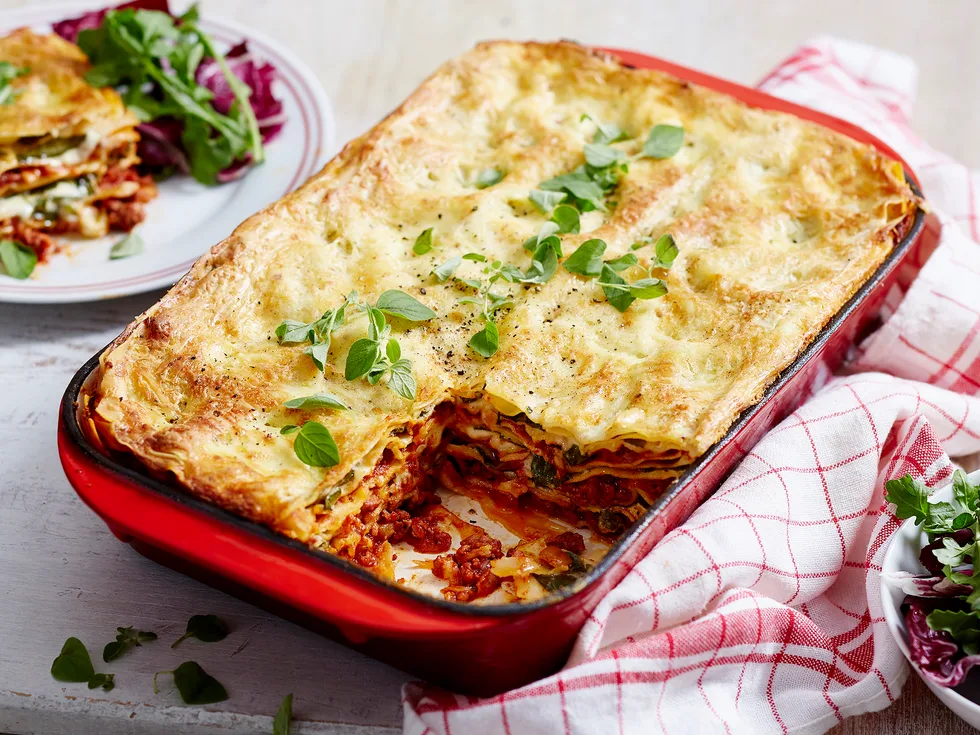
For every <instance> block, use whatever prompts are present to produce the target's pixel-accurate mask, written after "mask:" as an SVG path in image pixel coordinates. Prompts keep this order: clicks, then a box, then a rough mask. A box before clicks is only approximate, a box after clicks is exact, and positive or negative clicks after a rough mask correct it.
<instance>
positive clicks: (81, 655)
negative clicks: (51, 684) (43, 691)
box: [51, 637, 95, 682]
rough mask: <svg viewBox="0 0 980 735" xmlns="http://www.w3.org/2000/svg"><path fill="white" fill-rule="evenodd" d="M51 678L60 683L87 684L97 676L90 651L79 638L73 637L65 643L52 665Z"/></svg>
mask: <svg viewBox="0 0 980 735" xmlns="http://www.w3.org/2000/svg"><path fill="white" fill-rule="evenodd" d="M51 676H53V677H54V678H55V679H57V680H58V681H68V682H83V681H84V682H87V681H88V680H89V679H91V678H92V677H93V676H95V668H94V667H93V666H92V659H91V658H90V657H89V655H88V650H87V649H86V648H85V644H83V643H82V642H81V641H80V640H78V638H75V637H71V638H69V639H68V640H66V641H65V644H64V645H63V646H62V647H61V653H59V654H58V656H57V658H55V660H54V662H53V663H52V664H51Z"/></svg>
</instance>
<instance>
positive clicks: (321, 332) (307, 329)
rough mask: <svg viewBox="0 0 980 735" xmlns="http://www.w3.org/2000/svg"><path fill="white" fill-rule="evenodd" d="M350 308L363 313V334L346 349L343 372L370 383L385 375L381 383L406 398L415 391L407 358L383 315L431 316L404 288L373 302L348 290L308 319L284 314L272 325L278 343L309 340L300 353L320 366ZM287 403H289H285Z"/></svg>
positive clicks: (412, 396) (416, 318) (420, 319)
mask: <svg viewBox="0 0 980 735" xmlns="http://www.w3.org/2000/svg"><path fill="white" fill-rule="evenodd" d="M351 310H356V311H357V314H358V315H360V314H363V315H366V316H367V317H368V335H367V337H366V338H362V339H359V340H357V341H356V342H354V344H352V345H351V347H350V350H349V352H348V354H347V360H346V364H345V366H344V377H346V378H347V380H357V379H358V378H362V377H366V378H367V380H368V382H369V383H371V384H372V385H376V384H377V383H378V382H380V381H381V379H382V378H384V377H385V376H386V375H387V376H388V381H387V385H388V387H389V388H391V389H392V390H393V391H395V392H396V393H397V394H398V395H400V396H402V397H403V398H405V399H406V400H414V399H415V392H416V382H415V377H414V376H413V375H412V363H411V361H410V360H408V359H407V358H403V357H402V356H401V347H400V345H399V344H398V341H397V340H395V339H394V338H393V337H392V336H391V325H389V324H388V316H394V317H398V318H400V319H404V320H406V321H410V322H423V321H428V320H430V319H433V318H435V316H436V313H435V312H434V311H432V309H430V308H429V307H427V306H426V305H425V304H423V303H422V302H420V301H418V300H417V299H416V298H414V297H412V296H409V295H408V294H407V293H405V292H404V291H397V290H394V289H392V290H388V291H385V292H384V293H383V294H381V296H379V297H378V300H377V301H376V302H375V303H374V304H370V303H367V302H364V301H361V300H360V299H359V298H358V295H357V292H356V291H351V292H350V293H349V294H348V295H347V296H346V297H345V298H344V303H343V304H341V305H340V306H339V307H338V308H337V309H331V310H328V311H326V312H324V314H323V316H321V317H320V318H319V319H317V320H316V321H314V322H310V323H308V324H307V323H303V322H299V321H295V320H292V319H287V320H285V321H284V322H282V324H280V325H279V326H278V327H277V328H276V336H277V337H278V338H279V343H280V344H287V343H294V344H295V343H302V342H307V341H308V342H309V343H310V345H309V346H308V347H306V348H305V349H304V350H303V352H304V353H306V354H308V355H309V356H310V357H311V358H312V360H313V363H314V364H315V365H316V367H317V369H318V370H320V371H321V372H322V371H323V370H324V369H325V367H326V363H327V355H328V353H329V352H330V345H331V341H332V335H333V332H334V331H335V330H337V329H338V328H340V327H341V326H342V325H344V324H345V323H346V320H347V318H348V317H349V315H350V312H351ZM290 408H292V406H290Z"/></svg>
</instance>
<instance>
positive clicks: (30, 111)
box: [0, 28, 156, 257]
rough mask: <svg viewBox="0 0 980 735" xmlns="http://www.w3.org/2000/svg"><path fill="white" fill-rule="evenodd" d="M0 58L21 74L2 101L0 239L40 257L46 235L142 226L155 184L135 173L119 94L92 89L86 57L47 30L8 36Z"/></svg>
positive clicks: (133, 134)
mask: <svg viewBox="0 0 980 735" xmlns="http://www.w3.org/2000/svg"><path fill="white" fill-rule="evenodd" d="M0 59H2V60H3V61H5V62H7V63H8V64H12V65H13V66H14V67H15V68H16V69H17V70H18V75H17V76H16V77H15V78H14V79H13V80H12V81H10V82H9V84H10V86H11V87H12V92H13V94H12V95H11V96H10V97H9V98H8V103H7V104H3V105H0V237H2V238H3V239H13V240H16V241H18V242H20V243H22V244H23V245H26V246H28V247H30V248H32V249H33V250H35V251H36V252H37V254H38V256H40V257H43V256H44V255H45V253H46V252H47V251H48V250H49V249H50V248H51V246H52V245H53V240H52V238H51V237H50V236H49V235H51V234H58V233H76V234H79V235H81V236H83V237H100V236H102V235H105V234H106V233H107V232H108V231H109V230H110V229H116V230H122V231H126V232H128V231H129V230H131V229H132V228H133V227H135V226H136V225H137V224H138V223H139V222H141V221H142V220H143V218H144V216H145V214H144V211H143V204H144V202H146V201H148V200H149V199H151V198H153V196H155V194H156V188H155V186H154V184H153V180H152V179H151V178H148V177H141V176H139V175H138V174H137V172H136V170H135V169H134V168H133V166H134V165H135V164H136V163H137V162H138V158H137V156H136V144H137V142H138V141H139V134H138V133H137V131H136V125H137V124H138V121H137V119H136V118H135V117H134V116H133V114H132V113H131V112H129V111H128V110H127V109H126V107H125V106H124V105H123V102H122V99H121V98H120V96H119V94H118V93H117V92H116V91H115V90H113V89H96V88H94V87H92V86H90V85H89V84H88V83H87V82H86V81H85V78H84V75H85V73H86V72H87V71H88V70H89V69H90V65H89V62H88V60H87V59H86V57H85V55H84V54H83V53H82V52H81V51H80V50H79V48H78V47H77V46H75V45H74V44H71V43H69V42H67V41H65V40H64V39H62V38H60V37H58V36H56V35H53V34H51V35H38V34H35V33H34V32H32V31H30V30H29V29H26V28H22V29H20V30H17V31H14V32H13V33H11V34H10V35H8V36H6V37H4V38H2V39H0Z"/></svg>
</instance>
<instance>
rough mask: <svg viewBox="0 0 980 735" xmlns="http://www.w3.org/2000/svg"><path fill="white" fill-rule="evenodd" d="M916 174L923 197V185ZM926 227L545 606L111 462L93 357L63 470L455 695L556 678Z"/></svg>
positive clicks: (180, 563)
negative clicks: (369, 560)
mask: <svg viewBox="0 0 980 735" xmlns="http://www.w3.org/2000/svg"><path fill="white" fill-rule="evenodd" d="M609 52H610V53H612V54H614V55H615V56H617V57H618V58H619V59H620V60H621V61H622V63H624V64H627V65H630V66H635V67H641V68H650V69H659V70H662V71H665V72H668V73H670V74H673V75H675V76H677V77H679V78H681V79H683V80H686V81H690V82H694V83H697V84H700V85H703V86H705V87H709V88H712V89H715V90H718V91H721V92H725V93H727V94H730V95H732V96H734V97H736V98H738V99H740V100H742V101H743V102H746V103H748V104H750V105H753V106H756V107H760V108H764V109H770V110H778V111H783V112H788V113H791V114H794V115H797V116H798V117H801V118H805V119H808V120H813V121H815V122H817V123H820V124H821V125H824V126H826V127H828V128H831V129H833V130H836V131H839V132H841V133H844V134H845V135H848V136H850V137H851V138H854V139H855V140H858V141H860V142H863V143H868V144H871V145H873V146H875V147H876V148H878V149H879V150H881V151H882V152H884V153H885V154H887V155H889V156H892V157H894V158H895V159H897V160H901V159H900V158H899V157H898V155H897V154H896V153H895V152H894V151H893V150H891V149H890V148H889V147H888V146H886V145H885V144H884V143H882V142H881V141H879V140H878V139H876V138H874V137H873V136H871V135H869V134H868V133H867V132H865V131H864V130H861V129H860V128H858V127H855V126H854V125H851V124H850V123H847V122H845V121H843V120H838V119H836V118H833V117H830V116H828V115H824V114H822V113H819V112H816V111H814V110H810V109H807V108H805V107H800V106H798V105H794V104H792V103H789V102H786V101H784V100H781V99H777V98H775V97H771V96H769V95H767V94H764V93H763V92H760V91H758V90H755V89H750V88H748V87H743V86H740V85H737V84H733V83H731V82H727V81H724V80H721V79H717V78H715V77H711V76H708V75H706V74H702V73H700V72H696V71H692V70H691V69H686V68H684V67H681V66H677V65H675V64H671V63H669V62H667V61H662V60H660V59H657V58H653V57H650V56H646V55H643V54H638V53H633V52H627V51H617V50H609ZM906 171H907V172H908V167H906ZM908 176H909V180H910V182H911V183H912V185H913V187H915V186H916V181H915V179H914V176H913V175H912V174H911V172H908ZM923 218H924V215H923V213H922V211H918V212H916V214H915V217H914V221H913V224H912V226H911V228H910V229H909V231H908V232H907V233H906V235H905V236H904V238H903V239H902V241H901V242H900V243H898V244H897V245H896V247H895V249H894V251H893V252H892V253H891V254H890V255H889V256H888V258H887V260H886V261H885V262H884V263H883V264H882V265H881V267H879V268H878V270H877V271H876V272H875V273H874V275H873V276H872V277H871V279H870V280H868V282H867V283H865V284H864V285H863V286H862V287H861V289H860V290H859V291H858V292H857V294H855V295H854V297H853V298H852V299H851V300H850V301H849V302H848V303H847V304H846V305H845V306H844V308H843V309H842V310H841V311H840V312H839V313H838V314H837V315H836V316H835V317H834V318H833V319H832V320H831V321H830V323H829V324H828V325H827V326H826V327H825V328H824V329H823V330H822V331H821V333H820V334H819V335H818V337H817V338H816V340H814V342H813V343H812V344H811V345H810V346H809V347H808V348H807V349H806V350H805V351H804V352H803V353H802V354H801V355H799V356H798V357H797V359H796V360H795V361H794V362H793V364H792V365H791V366H790V367H789V368H787V369H786V371H784V372H783V373H782V374H781V375H780V376H779V378H778V379H777V380H776V382H775V383H773V385H772V386H770V388H769V389H768V390H767V391H766V393H765V395H764V396H763V398H762V400H761V401H760V402H759V403H758V404H757V405H756V406H754V407H752V408H750V409H748V410H746V411H745V412H744V413H743V414H742V415H741V416H740V417H739V418H738V420H737V421H736V422H735V424H734V425H733V426H732V427H731V429H729V431H728V432H727V433H726V434H725V436H724V437H723V438H722V439H721V440H720V441H719V442H718V443H717V444H716V445H715V446H714V447H712V448H711V449H710V450H709V451H708V452H706V453H705V454H704V456H702V457H700V458H699V459H698V460H697V461H696V462H694V464H693V465H692V466H691V467H690V468H689V469H688V470H687V472H685V473H684V475H682V476H681V477H680V478H679V479H678V481H677V482H676V483H675V485H674V486H673V487H672V488H671V490H670V491H669V492H668V493H666V494H664V496H663V497H661V498H660V499H659V500H658V501H657V503H656V504H655V505H654V506H653V507H652V508H651V509H650V511H649V512H648V513H647V514H646V515H645V516H644V517H643V518H641V519H640V520H639V521H637V523H635V524H634V526H633V527H632V528H631V529H629V530H628V531H627V532H626V533H625V534H624V535H623V536H622V538H621V539H620V540H619V541H618V542H617V543H616V544H615V546H614V547H613V548H612V549H611V551H610V552H609V554H608V555H607V556H606V557H605V558H604V559H603V560H602V562H601V563H600V564H598V565H597V567H596V568H595V569H594V570H593V571H592V572H591V573H590V574H589V576H588V578H587V581H586V583H585V586H584V587H580V588H578V590H577V591H574V592H568V593H565V594H564V595H558V596H556V597H552V598H548V599H547V600H543V601H540V602H536V603H530V604H517V603H512V604H508V605H492V606H491V605H487V606H480V605H466V604H461V603H455V602H446V601H444V600H440V599H434V598H431V597H427V596H423V595H421V594H419V593H416V592H413V591H411V590H407V589H402V588H399V587H395V586H393V585H390V584H387V583H385V582H382V581H380V580H379V579H377V578H375V577H374V576H373V575H372V574H371V573H369V572H368V571H366V570H364V569H362V568H360V567H357V566H355V565H353V564H351V563H349V562H347V561H344V560H342V559H339V558H337V557H334V556H332V555H328V554H325V553H322V552H317V551H313V550H311V549H309V548H308V547H306V546H305V545H303V544H301V543H299V542H296V541H292V540H290V539H287V538H285V537H283V536H280V535H278V534H276V533H274V532H272V531H270V530H268V529H266V528H265V527H263V526H260V525H258V524H255V523H253V522H251V521H247V520H245V519H243V518H240V517H238V516H236V515H234V514H232V513H230V512H227V511H224V510H222V509H220V508H217V507H214V506H212V505H210V504H208V503H205V502H203V501H201V500H198V499H197V498H194V497H192V496H190V495H188V494H187V493H185V492H183V491H181V490H180V489H179V488H178V487H175V486H172V485H168V484H166V483H165V482H162V481H160V480H157V479H154V478H151V477H149V476H147V475H145V474H142V473H141V472H139V471H138V470H137V469H133V468H132V467H131V466H127V465H125V464H123V463H121V462H120V461H119V460H118V459H116V458H113V457H109V456H106V455H105V454H103V452H102V451H101V449H100V448H99V447H97V446H95V445H94V444H93V443H92V442H91V441H90V440H89V439H88V437H87V436H86V435H85V434H84V433H83V431H82V430H81V428H80V427H79V422H78V415H77V406H78V398H79V394H80V392H81V391H82V390H83V388H84V386H85V383H86V381H87V380H90V379H91V378H92V376H93V375H94V373H95V370H96V368H97V367H98V356H97V355H96V356H95V357H93V358H92V359H91V360H89V361H88V362H87V363H86V364H85V365H84V366H83V367H82V368H81V370H79V371H78V373H77V374H76V375H75V377H74V378H73V379H72V381H71V384H70V385H69V386H68V390H67V391H66V392H65V396H64V399H63V402H62V410H61V420H60V422H59V426H58V447H59V451H60V454H61V461H62V464H63V465H64V468H65V472H66V474H67V475H68V480H69V481H70V482H71V484H72V486H74V488H75V490H76V491H77V492H78V494H79V496H80V497H81V498H82V500H84V501H85V502H86V503H87V504H88V505H89V506H90V507H91V508H92V509H93V510H94V511H95V512H96V513H98V514H99V516H101V517H102V519H103V520H104V521H105V522H106V524H107V525H108V526H109V528H110V529H111V530H112V532H113V533H114V534H115V535H116V536H118V537H119V539H120V540H122V541H125V542H127V543H129V544H131V545H132V546H133V547H134V548H135V549H136V550H137V551H139V552H140V553H141V554H144V555H146V556H148V557H150V558H152V559H155V560H157V561H159V562H160V563H163V564H166V565H168V566H171V567H173V568H175V569H178V570H180V571H181V572H184V573H185V574H188V575H190V576H192V577H195V578H197V579H200V580H202V581H204V582H207V583H208V584H211V585H213V586H215V587H218V588H221V589H224V590H227V591H229V592H231V593H232V594H235V595H238V596H240V597H242V598H245V599H247V600H249V601H251V602H254V603H255V604H258V605H260V606H262V607H265V608H268V609H270V610H272V611H274V612H275V613H277V614H280V615H282V616H283V617H286V618H290V619H292V620H295V621H296V622H299V623H301V624H303V625H305V626H307V627H310V628H312V629H314V630H317V631H320V632H322V633H324V634H326V635H328V636H330V637H331V638H334V639H336V640H339V641H342V642H344V643H345V644H346V645H349V646H351V647H352V648H355V649H357V650H360V651H363V652H365V653H367V654H368V655H371V656H374V657H375V658H378V659H381V660H383V661H386V662H388V663H391V664H393V665H395V666H398V667H400V668H402V669H404V670H405V671H408V672H411V673H412V674H415V675H418V676H420V677H423V678H425V679H429V680H431V681H434V682H437V683H439V684H441V685H443V686H445V687H447V688H449V689H452V690H454V691H459V692H466V693H473V694H480V695H491V694H496V693H499V692H502V691H505V690H508V689H512V688H514V687H517V686H520V685H522V684H525V683H527V682H530V681H533V680H535V679H539V678H541V677H542V676H545V675H547V674H549V673H552V672H553V671H555V670H557V669H558V668H560V667H561V665H562V664H563V663H564V662H565V660H566V658H567V656H568V653H569V651H570V650H571V647H572V645H573V643H574V641H575V637H576V634H577V633H578V631H579V629H580V628H581V626H582V624H583V622H584V621H585V619H586V617H587V616H588V615H589V613H590V612H591V611H592V609H593V608H594V607H595V606H596V604H598V602H599V601H600V600H601V599H602V597H603V596H604V595H605V594H606V593H607V592H608V591H609V590H610V589H611V588H612V587H613V586H614V585H616V584H617V583H618V582H619V581H620V580H621V579H622V578H623V577H624V576H625V575H626V573H627V572H628V571H629V570H630V569H631V568H632V567H633V565H634V564H635V563H636V562H637V560H639V559H640V558H641V557H643V556H644V555H645V554H646V553H647V552H648V551H649V550H650V549H651V548H652V547H653V546H654V544H656V543H657V541H659V540H660V539H661V538H662V537H663V536H664V534H665V533H667V532H668V531H669V530H671V529H673V528H674V527H676V526H677V525H678V524H680V523H682V522H683V521H684V520H685V519H686V518H687V517H688V515H690V513H691V512H692V511H693V510H694V509H695V508H696V507H697V506H698V505H699V504H700V503H701V502H702V501H703V500H704V499H705V498H706V497H707V496H708V495H709V494H710V493H711V492H712V491H713V490H714V489H715V488H716V487H717V486H718V484H719V483H720V482H721V480H722V479H723V478H724V477H725V476H726V475H727V474H728V473H729V472H730V471H731V470H732V469H733V468H734V467H735V465H736V464H737V463H738V461H739V460H740V459H741V457H742V456H744V454H745V452H747V451H748V450H749V449H751V447H752V446H753V445H754V444H755V443H756V441H757V440H758V439H759V438H760V437H761V436H762V435H763V434H764V433H765V432H766V431H767V430H768V429H769V428H770V427H772V426H773V425H774V424H775V423H776V422H777V421H779V420H780V419H781V418H783V417H784V416H785V415H786V414H787V413H788V412H789V411H791V410H792V409H793V408H795V407H796V406H797V405H798V404H799V403H800V402H801V401H802V400H803V399H804V398H805V397H806V395H807V394H808V391H810V390H811V389H812V388H813V387H814V386H815V385H816V384H818V381H820V380H821V379H822V378H823V377H825V376H826V375H827V374H828V370H832V369H833V368H835V367H836V366H837V365H839V364H840V363H841V361H842V359H843V357H844V356H845V354H846V352H847V350H848V348H849V347H850V346H851V345H853V344H854V342H855V340H856V339H857V338H858V337H859V336H860V335H861V334H862V333H863V332H865V331H866V330H867V328H868V327H869V326H870V325H871V324H872V322H873V320H874V319H875V317H876V315H877V312H878V309H879V307H880V305H881V303H882V300H883V299H884V296H885V294H886V292H887V291H888V288H889V286H890V285H891V284H892V282H893V281H894V279H895V276H896V274H897V271H898V266H899V265H900V264H901V263H902V262H903V261H905V260H906V259H909V261H910V262H914V259H910V258H909V256H910V255H911V254H912V253H913V251H914V250H915V248H916V245H917V242H918V240H919V234H920V232H921V230H922V224H923Z"/></svg>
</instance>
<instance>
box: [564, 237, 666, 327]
mask: <svg viewBox="0 0 980 735" xmlns="http://www.w3.org/2000/svg"><path fill="white" fill-rule="evenodd" d="M651 241H652V240H650V239H649V238H648V239H645V240H644V241H641V242H636V243H633V245H632V246H631V252H629V253H626V254H625V255H621V256H620V257H618V258H613V259H611V260H603V259H602V255H603V253H605V251H606V243H605V242H604V241H603V240H600V239H598V238H593V239H591V240H586V241H585V242H583V243H582V244H581V245H579V246H578V248H576V249H575V252H573V253H572V254H571V255H569V256H568V258H567V259H566V260H565V261H564V262H563V263H562V267H563V268H564V269H565V270H567V271H568V272H569V273H574V274H575V275H578V276H586V277H589V278H595V279H596V284H597V285H598V286H600V287H601V288H602V292H603V293H604V294H605V296H606V300H607V301H608V302H609V303H610V304H612V305H613V306H614V307H615V308H616V309H617V310H618V311H620V312H625V311H626V310H627V309H629V307H630V305H631V304H632V303H633V302H634V301H636V300H637V299H655V298H659V297H661V296H664V295H665V294H666V293H667V282H666V281H664V280H663V279H661V278H658V277H656V276H655V275H654V271H655V270H668V269H669V268H670V267H671V266H672V265H673V264H674V260H675V259H676V258H677V255H678V252H679V250H678V248H677V243H676V242H675V240H674V237H673V236H672V235H670V234H669V233H667V234H663V235H661V236H660V237H659V238H657V240H656V243H655V245H654V251H655V255H654V259H653V260H652V262H651V263H650V265H649V266H647V267H645V268H644V271H645V273H646V275H645V276H644V277H643V278H639V279H637V280H634V281H632V282H627V281H626V280H625V279H624V278H623V277H622V276H620V275H619V274H620V273H621V272H623V271H625V270H627V269H629V268H633V267H641V268H643V266H642V265H641V264H640V259H639V258H638V257H637V256H636V254H635V251H636V250H639V249H641V248H644V247H646V246H647V245H649V244H650V242H651Z"/></svg>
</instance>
